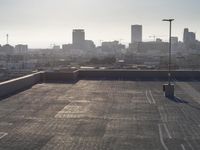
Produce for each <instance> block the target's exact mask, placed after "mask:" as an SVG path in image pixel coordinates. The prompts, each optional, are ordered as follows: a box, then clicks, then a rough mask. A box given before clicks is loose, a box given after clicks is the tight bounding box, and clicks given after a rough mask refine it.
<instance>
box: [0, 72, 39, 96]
mask: <svg viewBox="0 0 200 150" xmlns="http://www.w3.org/2000/svg"><path fill="white" fill-rule="evenodd" d="M41 74H42V72H39V73H34V74H31V75H27V76H24V77H20V78H16V79H13V80H9V81H5V82H1V83H0V98H2V97H5V96H9V95H10V94H13V93H16V92H18V91H21V90H24V89H27V88H29V87H31V86H33V85H34V84H37V83H38V82H40V81H41Z"/></svg>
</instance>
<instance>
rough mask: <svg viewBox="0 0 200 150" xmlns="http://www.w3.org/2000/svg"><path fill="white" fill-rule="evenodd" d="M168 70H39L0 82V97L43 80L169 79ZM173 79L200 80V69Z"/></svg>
mask: <svg viewBox="0 0 200 150" xmlns="http://www.w3.org/2000/svg"><path fill="white" fill-rule="evenodd" d="M167 73H168V72H167V71H158V70H152V71H150V70H146V71H145V70H144V71H142V70H141V71H138V70H137V71H136V70H124V69H123V70H122V69H116V70H111V69H110V70H108V69H107V70H83V69H81V70H76V71H73V72H67V73H65V72H38V73H34V74H30V75H27V76H24V77H20V78H16V79H12V80H9V81H5V82H2V83H0V97H4V96H9V95H10V94H13V93H16V92H18V91H21V90H24V89H27V88H29V87H31V86H33V85H35V84H37V83H41V82H47V83H48V82H76V81H78V80H82V79H86V80H141V81H143V80H144V81H148V80H149V81H155V80H158V81H159V80H162V81H167V79H168V76H167ZM172 78H173V80H184V81H185V80H199V79H200V72H199V71H172Z"/></svg>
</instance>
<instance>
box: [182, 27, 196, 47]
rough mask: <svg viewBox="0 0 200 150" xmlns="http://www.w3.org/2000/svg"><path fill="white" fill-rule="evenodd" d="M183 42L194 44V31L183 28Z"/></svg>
mask: <svg viewBox="0 0 200 150" xmlns="http://www.w3.org/2000/svg"><path fill="white" fill-rule="evenodd" d="M183 42H184V43H185V44H186V45H190V44H194V43H195V42H196V34H195V33H194V32H189V29H188V28H185V29H184V33H183Z"/></svg>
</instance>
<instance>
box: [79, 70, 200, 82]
mask: <svg viewBox="0 0 200 150" xmlns="http://www.w3.org/2000/svg"><path fill="white" fill-rule="evenodd" d="M171 74H172V75H171V76H172V78H173V79H176V80H190V79H197V80H199V79H200V72H199V71H172V73H171ZM78 78H79V79H124V80H167V79H168V71H134V70H79V73H78Z"/></svg>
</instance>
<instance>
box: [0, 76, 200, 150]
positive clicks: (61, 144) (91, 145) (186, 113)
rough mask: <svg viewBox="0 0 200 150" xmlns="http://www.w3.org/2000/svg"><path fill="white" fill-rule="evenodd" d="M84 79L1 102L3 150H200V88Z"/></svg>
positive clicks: (188, 84) (42, 87)
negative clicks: (168, 90)
mask: <svg viewBox="0 0 200 150" xmlns="http://www.w3.org/2000/svg"><path fill="white" fill-rule="evenodd" d="M162 84H163V82H160V81H109V80H107V81H106V80H104V81H100V80H80V81H78V82H77V83H75V84H54V83H52V84H50V83H43V84H37V85H35V86H33V87H32V88H30V89H28V90H26V91H23V92H21V93H18V94H16V95H13V96H11V97H9V98H6V99H3V100H1V101H0V149H2V150H13V149H19V150H22V149H42V150H48V149H55V150H58V149H66V150H132V149H135V150H199V149H200V116H199V115H200V84H199V82H197V81H194V82H177V83H176V85H175V86H176V87H175V92H176V97H177V99H176V100H169V99H167V98H165V97H164V96H163V92H162Z"/></svg>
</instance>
